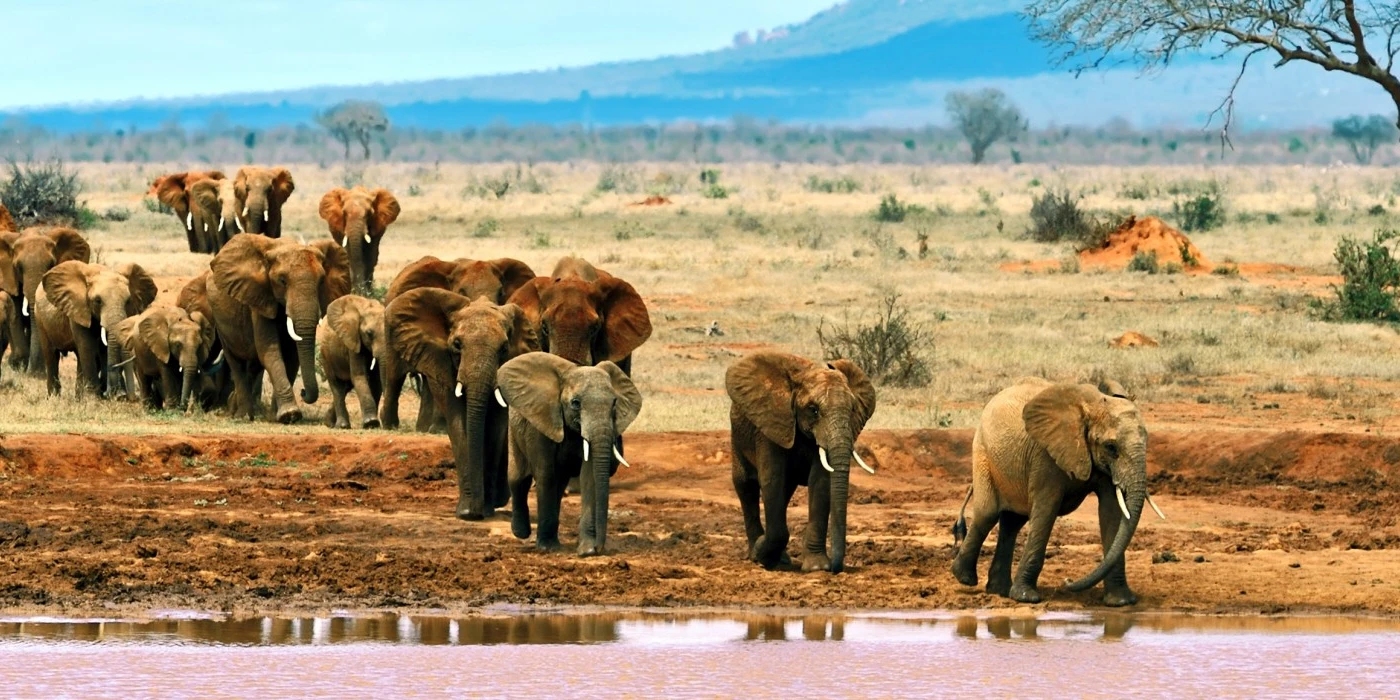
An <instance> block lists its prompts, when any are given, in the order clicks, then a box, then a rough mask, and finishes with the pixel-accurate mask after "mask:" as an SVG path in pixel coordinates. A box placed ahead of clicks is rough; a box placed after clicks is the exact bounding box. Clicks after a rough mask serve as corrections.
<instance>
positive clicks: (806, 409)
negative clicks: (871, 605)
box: [724, 352, 875, 573]
mask: <svg viewBox="0 0 1400 700" xmlns="http://www.w3.org/2000/svg"><path fill="white" fill-rule="evenodd" d="M724 384H725V390H726V391H727V392H728V393H729V399H730V401H732V402H733V403H732V405H731V407H730V409H729V424H730V441H731V447H732V455H733V456H732V460H733V469H732V475H733V478H734V490H735V492H737V493H738V494H739V504H740V506H741V507H742V508H743V511H744V530H745V534H746V535H747V536H748V542H749V559H751V560H753V561H756V562H758V563H759V564H762V565H763V566H764V567H765V568H770V569H771V568H773V567H775V566H777V565H778V564H780V563H785V562H786V560H787V556H788V555H787V545H788V527H787V506H788V502H789V501H791V500H792V494H793V492H795V491H796V490H797V487H798V486H806V487H807V514H808V518H807V534H806V537H805V538H804V541H803V556H802V570H803V571H831V572H832V573H839V572H840V571H842V570H843V569H844V568H845V560H846V502H847V498H848V496H849V489H850V476H851V460H852V459H854V460H855V461H856V463H857V464H859V465H860V466H861V467H862V468H864V469H866V470H867V471H869V472H871V473H872V474H873V473H874V470H873V469H871V468H870V467H869V466H867V465H866V464H865V462H864V461H863V460H861V458H860V455H858V454H856V451H855V445H856V438H857V437H858V436H859V435H860V431H861V429H862V428H864V427H865V423H866V421H868V420H870V416H871V414H873V413H874V412H875V387H874V386H873V385H872V384H871V383H870V380H869V379H868V378H867V377H866V376H865V372H863V371H861V369H860V368H859V367H857V366H856V365H855V363H853V362H851V361H850V360H836V361H834V362H825V363H819V362H812V361H810V360H807V359H805V358H801V357H798V356H796V355H789V354H787V353H780V352H757V353H754V354H752V355H749V356H747V357H744V358H742V359H740V360H739V361H737V362H735V363H734V364H733V365H731V366H730V367H729V371H728V372H726V373H725V378H724ZM760 500H761V501H762V505H763V512H762V513H761V514H760V512H759V502H760ZM760 515H762V517H763V518H765V519H766V523H767V526H766V527H765V526H764V522H765V521H764V520H760ZM828 527H829V528H830V533H831V553H830V556H828V554H827V532H828Z"/></svg>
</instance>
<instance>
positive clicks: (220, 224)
mask: <svg viewBox="0 0 1400 700" xmlns="http://www.w3.org/2000/svg"><path fill="white" fill-rule="evenodd" d="M219 230H220V231H222V230H224V215H223V214H220V215H219Z"/></svg>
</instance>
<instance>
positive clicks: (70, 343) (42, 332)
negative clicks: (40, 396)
mask: <svg viewBox="0 0 1400 700" xmlns="http://www.w3.org/2000/svg"><path fill="white" fill-rule="evenodd" d="M156 291H157V290H156V282H155V280H154V279H152V278H151V276H150V275H149V274H147V273H146V271H145V270H144V269H142V268H141V266H140V265H136V264H134V263H126V264H123V265H120V266H118V267H116V268H115V269H113V268H108V267H105V266H103V265H92V264H89V263H85V262H78V261H76V260H70V261H68V262H65V263H59V264H58V265H55V266H54V267H53V269H52V270H49V271H48V272H47V273H45V274H44V279H43V288H42V291H41V292H40V293H39V298H38V300H37V301H36V302H35V304H34V319H35V322H36V326H37V328H38V332H39V337H40V346H41V354H42V355H43V358H44V366H45V369H46V370H47V374H48V386H49V393H50V394H53V395H57V394H58V393H59V390H60V385H59V376H58V359H59V354H60V353H64V352H73V353H75V354H76V355H77V356H78V386H79V388H80V389H82V390H90V391H92V392H94V393H96V394H98V395H106V396H107V397H108V398H114V397H116V396H117V395H118V394H120V393H125V394H126V396H127V398H129V399H131V400H133V401H135V400H136V398H137V395H136V378H135V375H134V373H133V372H132V370H131V368H129V367H126V366H125V365H126V363H125V362H124V359H125V354H126V353H125V351H124V349H123V348H122V346H121V343H120V340H119V338H118V336H117V335H116V328H117V325H118V324H120V323H121V322H122V321H124V320H126V319H127V318H128V317H131V316H135V315H137V314H139V313H141V312H143V311H145V310H146V307H148V306H150V305H151V302H152V301H155V298H156ZM104 379H105V386H104Z"/></svg>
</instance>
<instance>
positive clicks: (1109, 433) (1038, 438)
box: [1021, 383, 1147, 591]
mask: <svg viewBox="0 0 1400 700" xmlns="http://www.w3.org/2000/svg"><path fill="white" fill-rule="evenodd" d="M1115 385H1116V383H1115ZM1119 390H1120V391H1121V388H1120V389H1119ZM1125 393H1126V392H1125ZM1021 418H1022V420H1024V421H1025V424H1026V434H1027V435H1029V436H1030V438H1031V440H1032V441H1033V442H1035V443H1036V444H1037V445H1039V446H1041V447H1043V448H1045V451H1046V452H1047V453H1049V455H1050V458H1051V459H1053V460H1054V461H1055V465H1056V466H1058V467H1059V468H1060V469H1063V470H1064V471H1065V473H1067V474H1069V475H1070V478H1072V479H1074V480H1075V481H1081V482H1082V481H1087V480H1088V479H1089V478H1090V476H1091V475H1092V473H1093V472H1095V471H1098V472H1100V473H1101V474H1104V475H1107V476H1108V477H1109V478H1111V479H1112V480H1113V484H1114V486H1115V487H1116V489H1115V490H1116V491H1117V496H1118V504H1119V506H1120V507H1121V508H1122V509H1123V511H1124V516H1125V518H1126V522H1124V523H1122V524H1121V525H1120V526H1119V527H1118V533H1117V535H1116V536H1115V537H1114V538H1113V544H1112V545H1110V546H1109V549H1108V552H1107V553H1105V554H1104V558H1103V561H1102V562H1100V563H1099V566H1098V567H1097V568H1095V569H1094V571H1093V572H1092V573H1090V574H1089V575H1088V576H1086V577H1084V578H1082V579H1080V580H1078V581H1074V582H1071V583H1069V584H1068V585H1067V587H1068V588H1069V590H1071V591H1082V590H1085V589H1087V588H1091V587H1093V586H1095V585H1097V584H1098V583H1099V581H1101V580H1103V577H1104V576H1106V575H1107V574H1108V572H1109V570H1110V569H1112V568H1113V565H1114V564H1115V563H1116V562H1118V561H1121V560H1122V558H1123V553H1124V552H1125V551H1127V549H1128V543H1129V542H1131V541H1132V539H1133V533H1134V532H1135V531H1136V530H1137V525H1138V522H1139V521H1140V520H1142V517H1141V516H1142V507H1143V503H1144V502H1146V500H1147V428H1145V427H1144V426H1143V424H1142V415H1141V414H1140V413H1138V410H1137V405H1136V404H1134V403H1133V402H1132V401H1131V400H1129V399H1126V398H1123V397H1121V396H1112V395H1105V394H1104V393H1102V392H1100V391H1099V389H1098V388H1097V387H1094V386H1091V385H1088V384H1081V385H1075V384H1057V385H1054V386H1051V387H1049V388H1047V389H1045V390H1044V391H1042V392H1040V393H1039V394H1037V395H1036V396H1035V398H1033V399H1031V400H1030V402H1028V403H1027V404H1026V406H1025V408H1023V409H1022V410H1021Z"/></svg>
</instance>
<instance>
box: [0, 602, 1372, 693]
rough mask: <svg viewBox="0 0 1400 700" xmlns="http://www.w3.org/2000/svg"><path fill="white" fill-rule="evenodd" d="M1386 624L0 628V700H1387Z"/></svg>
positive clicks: (1116, 621)
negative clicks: (234, 699)
mask: <svg viewBox="0 0 1400 700" xmlns="http://www.w3.org/2000/svg"><path fill="white" fill-rule="evenodd" d="M1397 647H1400V621H1396V620H1377V619H1364V618H1336V617H1294V618H1289V617H1277V618H1276V617H1269V618H1265V617H1229V618H1219V617H1189V616H1169V615H1138V616H1131V615H1102V616H1097V615H1087V616H1043V617H1039V618H1034V617H976V616H971V615H965V616H955V615H948V616H937V615H935V616H928V615H910V616H898V615H889V614H880V615H870V616H863V615H839V616H805V617H804V616H786V615H760V614H747V613H707V614H677V613H674V612H646V611H635V612H631V611H629V612H562V613H551V614H538V613H532V614H519V613H509V614H506V613H503V614H498V615H497V614H493V615H487V616H473V617H463V618H449V617H419V616H407V615H404V616H399V615H361V616H351V615H344V616H331V617H308V618H248V619H237V620H229V619H221V618H214V617H190V616H183V617H163V618H160V619H154V620H145V621H120V620H67V619H44V618H29V619H8V620H3V621H0V687H4V688H7V689H8V690H7V692H6V695H7V696H23V697H37V696H77V695H83V696H92V697H108V696H120V697H131V696H153V695H154V696H196V695H197V696H203V697H211V696H212V697H220V696H249V695H263V694H267V695H270V694H274V693H275V694H280V695H295V696H340V697H343V696H347V695H348V696H369V695H381V694H392V695H395V696H399V695H414V696H421V695H451V696H462V695H491V696H506V695H509V696H511V697H528V696H550V697H558V696H561V695H567V696H571V697H601V696H611V697H616V696H624V697H625V696H643V697H648V696H657V695H661V694H665V695H668V696H675V695H700V696H736V695H750V696H763V697H766V696H790V695H792V694H797V693H801V694H803V695H808V696H823V697H824V696H830V695H837V696H859V697H884V696H898V697H910V696H921V695H938V696H947V695H951V694H955V693H956V694H982V695H986V694H987V693H989V692H991V693H995V694H996V695H997V696H1001V697H1036V696H1046V695H1052V694H1053V695H1068V696H1079V697H1085V696H1113V697H1124V696H1127V695H1129V694H1139V693H1142V694H1146V695H1148V696H1161V695H1173V696H1229V697H1237V696H1250V695H1256V696H1257V695H1268V696H1282V695H1305V694H1306V695H1315V694H1324V695H1342V696H1349V697H1362V696H1375V697H1388V696H1392V695H1393V694H1394V693H1395V692H1396V686H1395V685H1394V682H1395V678H1396V673H1397V670H1396V665H1395V664H1396V659H1397V658H1400V652H1397Z"/></svg>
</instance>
